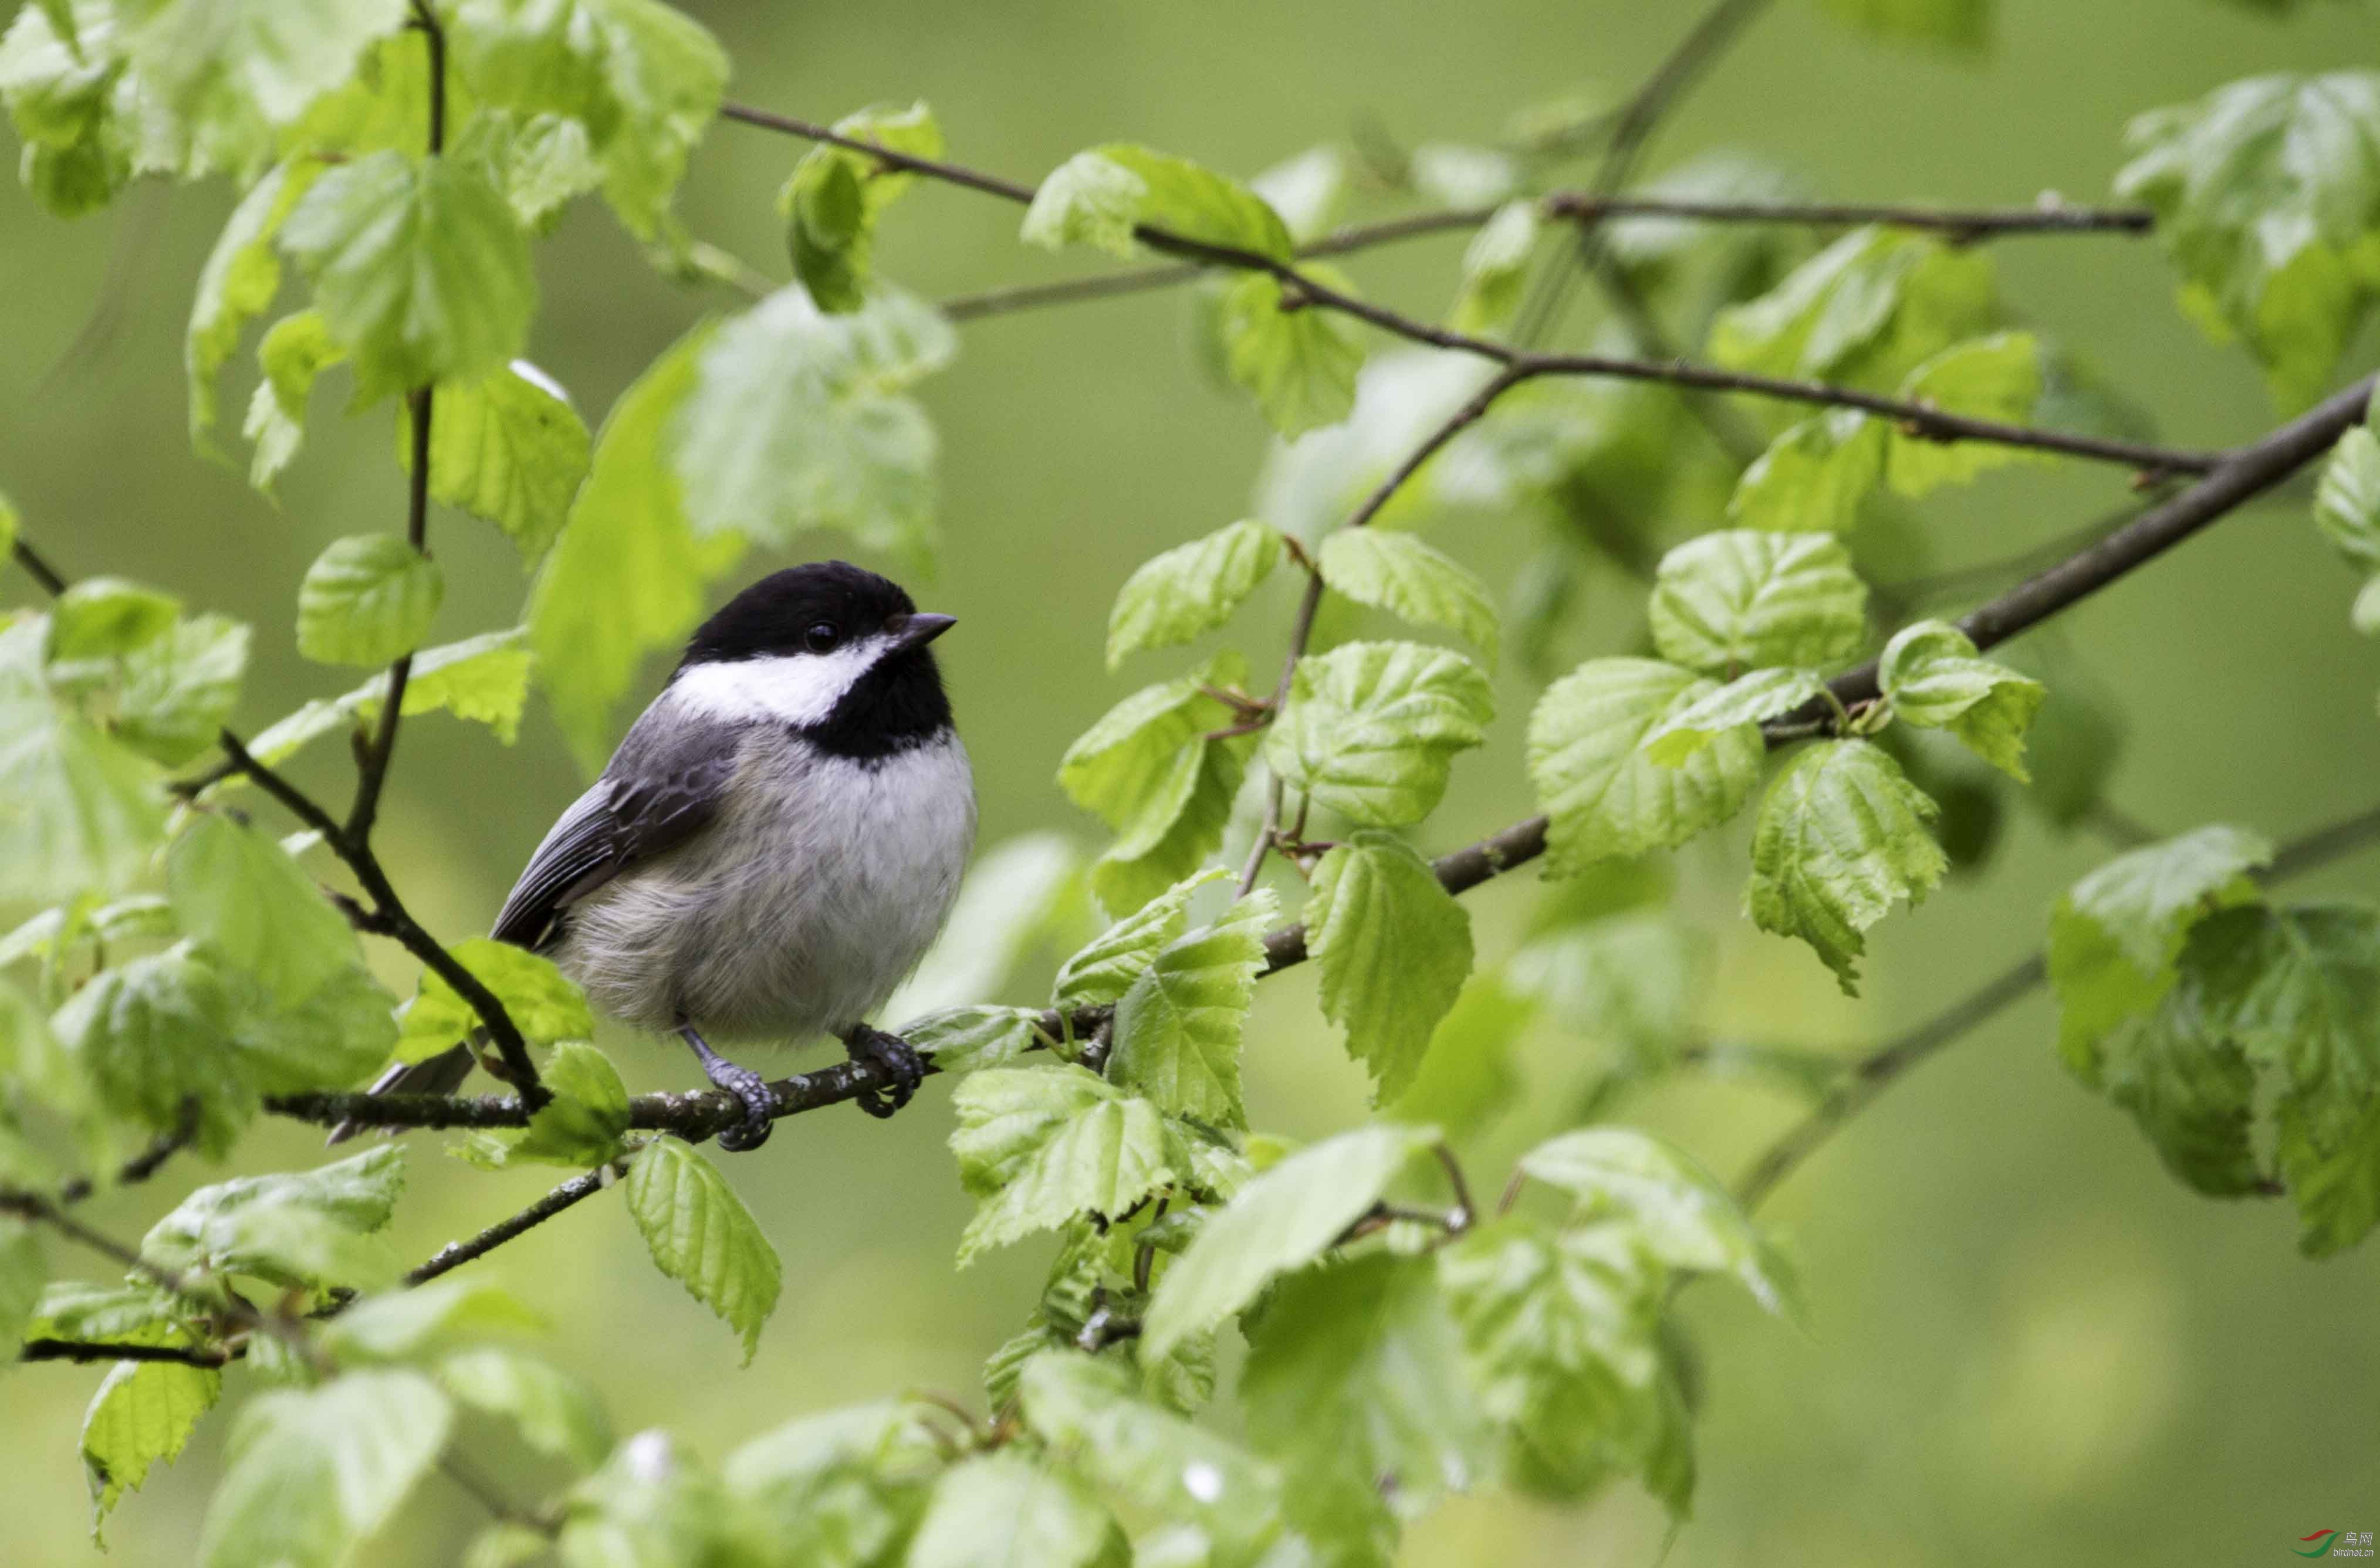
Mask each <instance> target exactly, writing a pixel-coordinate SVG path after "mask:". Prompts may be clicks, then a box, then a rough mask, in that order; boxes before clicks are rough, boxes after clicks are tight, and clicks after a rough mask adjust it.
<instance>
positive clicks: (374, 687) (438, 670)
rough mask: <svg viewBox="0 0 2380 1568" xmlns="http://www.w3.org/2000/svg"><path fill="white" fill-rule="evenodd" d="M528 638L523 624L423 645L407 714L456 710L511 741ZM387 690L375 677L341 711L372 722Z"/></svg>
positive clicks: (523, 686) (521, 700)
mask: <svg viewBox="0 0 2380 1568" xmlns="http://www.w3.org/2000/svg"><path fill="white" fill-rule="evenodd" d="M524 640H525V638H524V635H523V633H522V631H521V629H520V628H519V627H517V626H508V627H506V628H505V629H504V630H503V631H501V632H482V633H480V635H478V636H476V637H466V638H464V639H463V640H462V641H461V642H459V643H442V644H440V645H438V646H436V647H434V648H424V649H422V650H421V651H420V652H419V653H418V654H416V655H414V656H413V674H412V678H411V679H409V680H408V681H406V683H405V704H404V712H405V716H406V717H407V718H413V717H415V716H416V715H419V714H424V713H438V712H442V711H443V712H446V713H451V714H453V715H454V716H455V718H468V719H469V720H471V721H472V722H473V723H475V724H484V725H486V726H487V727H488V728H489V729H490V730H493V731H495V735H496V739H497V740H499V741H502V742H504V744H505V745H507V746H509V745H511V744H512V743H513V742H514V741H515V740H516V739H517V738H518V736H519V734H520V716H521V708H522V707H523V706H524V705H526V704H527V703H528V672H529V653H528V649H527V648H526V647H523V646H522V643H523V642H524ZM387 694H388V682H387V681H384V680H382V679H379V678H377V677H375V678H374V679H372V680H370V681H365V682H364V683H363V684H362V685H360V686H358V687H357V688H356V689H355V690H354V691H352V692H349V693H348V694H346V696H344V697H341V698H340V699H339V700H338V703H337V704H336V710H337V713H338V714H339V715H341V716H346V715H352V716H353V718H355V719H356V720H357V721H358V722H360V723H362V724H364V725H365V726H367V727H369V726H370V725H371V724H373V723H375V722H377V721H378V719H379V717H380V705H381V700H382V699H383V697H385V696H386V695H387ZM333 727H334V728H335V726H333ZM309 738H311V737H309ZM257 755H259V756H261V755H263V754H262V753H261V752H258V753H257Z"/></svg>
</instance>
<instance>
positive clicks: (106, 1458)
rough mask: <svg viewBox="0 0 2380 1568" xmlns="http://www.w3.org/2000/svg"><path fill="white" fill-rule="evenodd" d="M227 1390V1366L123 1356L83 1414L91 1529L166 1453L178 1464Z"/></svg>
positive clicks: (95, 1529) (166, 1458)
mask: <svg viewBox="0 0 2380 1568" xmlns="http://www.w3.org/2000/svg"><path fill="white" fill-rule="evenodd" d="M222 1396H223V1374H222V1373H221V1372H219V1371H217V1370H215V1369H213V1368H212V1367H185V1366H181V1365H178V1364H177V1363H175V1362H172V1361H118V1362H117V1363H116V1364H115V1366H113V1367H111V1368H109V1369H108V1373H107V1376H106V1377H105V1378H103V1380H101V1381H100V1385H99V1392H98V1393H94V1394H92V1395H91V1408H90V1409H88V1410H86V1411H84V1412H83V1417H82V1471H83V1478H84V1479H85V1480H86V1481H88V1482H89V1483H90V1484H91V1533H92V1535H93V1536H94V1537H96V1536H97V1534H98V1531H99V1526H100V1523H101V1522H102V1521H103V1520H104V1519H105V1518H106V1517H107V1515H108V1514H109V1512H110V1511H111V1510H113V1509H114V1508H115V1505H116V1503H117V1502H118V1501H120V1500H121V1499H122V1498H123V1496H124V1494H125V1493H126V1492H128V1491H137V1490H140V1484H141V1483H142V1482H143V1481H146V1480H147V1479H148V1478H149V1470H150V1467H151V1466H152V1465H155V1464H156V1463H157V1462H158V1461H159V1460H161V1459H162V1460H164V1461H165V1463H167V1464H169V1465H170V1464H172V1463H173V1462H174V1461H175V1460H176V1458H178V1457H180V1455H181V1453H182V1447H183V1445H184V1444H185V1443H187V1442H188V1441H190V1434H191V1433H192V1432H194V1431H196V1430H197V1429H198V1426H199V1417H201V1416H204V1415H205V1414H206V1413H207V1412H208V1411H209V1410H211V1409H212V1408H213V1407H214V1403H215V1401H216V1400H217V1399H219V1398H221V1397H222Z"/></svg>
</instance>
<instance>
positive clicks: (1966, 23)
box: [1819, 0, 1993, 54]
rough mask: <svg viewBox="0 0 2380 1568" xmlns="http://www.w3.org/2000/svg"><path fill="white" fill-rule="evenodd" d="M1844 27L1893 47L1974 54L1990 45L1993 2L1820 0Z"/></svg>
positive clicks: (1959, 0)
mask: <svg viewBox="0 0 2380 1568" xmlns="http://www.w3.org/2000/svg"><path fill="white" fill-rule="evenodd" d="M1819 4H1820V5H1822V6H1824V7H1825V8H1826V10H1827V12H1828V14H1829V15H1830V16H1833V17H1834V18H1836V19H1837V20H1839V21H1841V22H1842V23H1844V24H1845V25H1846V26H1849V27H1854V28H1857V29H1859V30H1861V31H1862V32H1866V33H1873V34H1875V35H1876V37H1878V38H1882V39H1888V40H1890V41H1891V42H1895V43H1921V44H1928V45H1931V46H1933V47H1935V48H1939V49H1947V50H1952V51H1955V52H1957V53H1960V54H1977V53H1980V52H1981V51H1983V50H1984V49H1985V47H1986V46H1988V45H1989V44H1990V42H1991V41H1992V13H1993V0H1819Z"/></svg>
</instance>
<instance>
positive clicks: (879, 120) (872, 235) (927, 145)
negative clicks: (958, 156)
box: [777, 103, 942, 312]
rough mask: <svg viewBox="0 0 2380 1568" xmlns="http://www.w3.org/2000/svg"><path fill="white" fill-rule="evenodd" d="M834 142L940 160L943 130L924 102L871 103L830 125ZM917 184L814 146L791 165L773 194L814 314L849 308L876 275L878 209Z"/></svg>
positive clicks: (878, 163)
mask: <svg viewBox="0 0 2380 1568" xmlns="http://www.w3.org/2000/svg"><path fill="white" fill-rule="evenodd" d="M834 129H835V133H836V134H837V135H838V136H847V137H853V138H856V139H858V140H861V141H868V142H873V143H876V144H877V145H879V146H881V147H886V148H889V149H891V150H892V151H895V152H906V153H909V154H911V155H912V156H914V157H918V158H940V157H941V155H942V127H941V126H940V125H938V124H936V123H935V121H934V114H933V111H932V110H930V109H929V108H927V107H926V106H925V105H924V104H923V103H912V104H910V105H908V106H907V107H906V108H901V107H898V106H896V105H893V104H889V103H879V104H873V105H871V106H869V107H868V108H866V109H862V110H860V111H859V112H858V113H857V114H855V115H844V117H843V118H842V119H840V120H837V121H836V122H835V123H834ZM915 184H917V175H912V174H905V173H903V172H902V171H900V170H899V169H896V168H894V167H892V165H890V164H888V163H884V162H883V161H882V160H880V159H877V158H872V157H869V156H868V154H867V153H865V152H860V151H854V150H853V149H851V148H848V147H837V146H834V145H832V143H828V142H820V144H818V145H817V146H815V147H813V148H811V149H810V150H809V151H808V152H807V153H806V154H804V155H803V158H802V161H801V162H800V163H796V164H795V165H794V173H793V177H792V178H791V179H789V180H787V181H786V182H785V188H784V189H783V190H781V191H779V192H778V193H777V211H779V212H781V213H783V215H784V219H785V243H786V247H787V248H788V249H790V250H791V251H792V252H793V259H794V276H795V277H796V278H799V279H800V280H801V281H802V285H803V286H804V287H805V288H807V289H808V290H809V293H810V297H811V298H812V299H814V300H816V301H817V302H818V307H819V308H820V309H821V310H829V311H836V312H841V311H849V310H856V309H858V308H860V306H861V305H862V304H863V303H865V302H866V300H867V297H868V284H869V283H870V282H871V281H872V280H873V278H874V275H875V259H874V251H875V248H876V224H877V221H878V220H879V218H880V217H881V215H882V214H883V211H884V209H886V208H887V207H890V206H891V205H892V203H893V202H894V201H895V200H897V199H899V198H900V197H901V196H902V195H903V194H904V193H905V192H906V191H907V190H908V188H909V187H911V186H913V185H915Z"/></svg>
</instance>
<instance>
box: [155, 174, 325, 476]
mask: <svg viewBox="0 0 2380 1568" xmlns="http://www.w3.org/2000/svg"><path fill="white" fill-rule="evenodd" d="M321 168H322V165H320V164H318V163H312V162H311V161H304V160H301V161H297V162H293V163H280V164H276V165H274V166H273V168H272V169H270V170H268V171H267V172H266V174H265V175H264V177H263V178H262V179H260V180H258V181H257V182H256V183H255V184H254V185H252V186H250V187H249V190H248V194H247V195H246V196H243V197H241V198H240V200H239V205H238V206H237V207H235V208H233V209H232V213H231V217H230V219H229V220H227V221H226V222H225V224H224V229H223V234H222V235H221V236H220V237H219V238H217V239H216V241H215V244H214V248H213V249H212V251H210V252H209V253H208V255H207V259H206V263H205V265H204V266H202V267H200V269H199V289H198V296H197V298H195V299H194V300H192V301H191V303H190V324H189V329H188V333H187V334H186V336H185V337H184V339H183V344H182V362H183V366H184V368H185V369H186V370H187V371H188V376H189V383H190V439H191V440H192V441H193V442H194V443H197V444H199V446H200V450H202V451H203V450H205V440H206V433H207V431H208V430H209V429H210V428H212V426H213V424H214V420H215V377H216V375H217V373H218V372H220V371H221V370H222V369H223V368H224V365H225V362H226V361H228V360H229V359H230V358H231V356H232V350H234V349H236V348H237V347H238V346H239V335H240V332H241V330H242V329H243V328H245V327H246V326H247V324H248V323H249V321H251V320H254V319H255V318H256V317H258V316H260V315H261V314H262V313H263V312H264V310H265V308H267V307H268V306H270V305H271V304H272V303H273V296H274V295H276V294H278V293H279V292H280V291H281V259H280V258H279V257H277V256H275V255H274V254H273V240H274V238H275V237H276V236H277V235H279V234H280V233H281V229H282V225H283V224H284V223H285V222H286V221H287V219H288V217H289V213H290V210H291V209H293V208H294V207H296V206H297V202H298V200H299V199H300V198H302V197H304V196H305V194H306V193H307V191H308V190H309V189H310V188H311V187H312V186H313V184H314V180H315V178H316V176H317V175H318V174H319V173H320V172H321Z"/></svg>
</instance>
